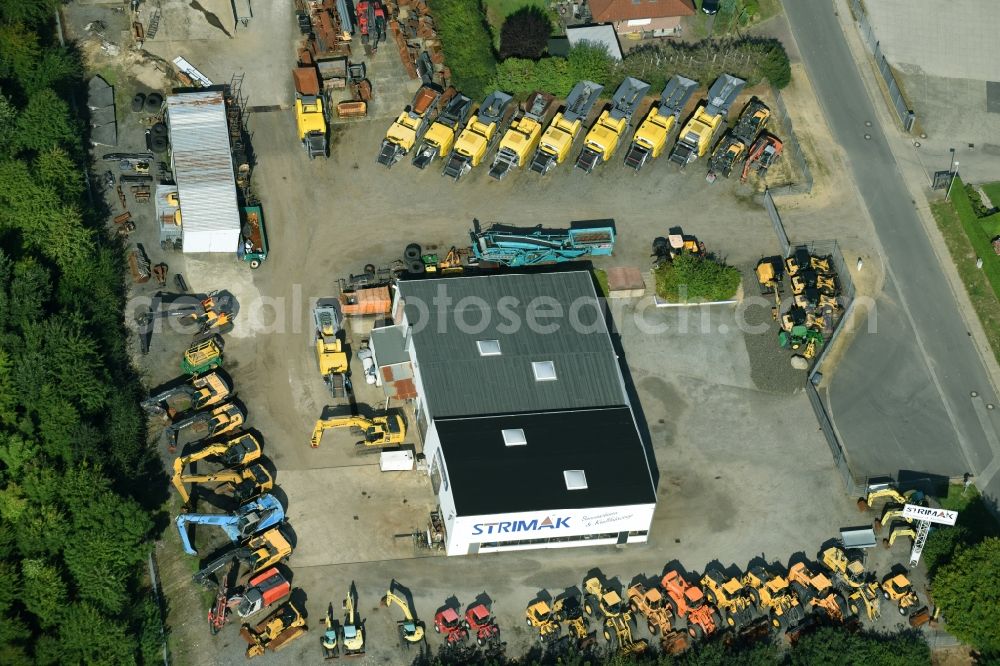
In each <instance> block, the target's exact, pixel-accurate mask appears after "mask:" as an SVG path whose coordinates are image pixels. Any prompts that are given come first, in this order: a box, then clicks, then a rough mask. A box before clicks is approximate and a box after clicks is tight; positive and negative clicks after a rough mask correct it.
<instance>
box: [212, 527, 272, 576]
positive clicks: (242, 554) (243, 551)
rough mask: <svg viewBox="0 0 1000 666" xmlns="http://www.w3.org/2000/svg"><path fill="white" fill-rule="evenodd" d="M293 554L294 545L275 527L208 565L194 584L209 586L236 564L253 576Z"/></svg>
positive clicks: (253, 537)
mask: <svg viewBox="0 0 1000 666" xmlns="http://www.w3.org/2000/svg"><path fill="white" fill-rule="evenodd" d="M291 554H292V545H291V544H290V543H289V542H288V539H286V538H285V535H284V534H282V533H281V528H280V527H274V528H271V529H269V530H267V531H266V532H263V533H261V534H258V535H256V536H252V537H250V538H249V539H247V541H246V542H245V543H244V544H243V545H242V546H240V547H238V548H235V549H233V550H230V551H228V552H226V553H223V554H222V555H220V556H219V557H217V558H215V559H214V560H212V561H211V562H209V563H208V564H206V565H205V566H204V567H202V568H201V569H200V570H199V571H198V573H196V574H195V575H194V582H195V583H198V584H200V585H207V584H209V583H210V582H211V580H212V576H214V575H215V574H216V573H217V572H219V571H221V570H222V569H224V568H225V567H226V566H227V565H230V564H232V563H234V562H235V563H236V565H237V566H238V567H239V568H240V569H243V570H245V571H246V574H248V575H253V574H256V573H259V572H261V571H263V570H264V569H267V568H268V567H272V566H274V565H275V564H278V563H279V562H282V561H284V560H286V559H287V558H288V557H289V556H290V555H291ZM237 578H238V577H237Z"/></svg>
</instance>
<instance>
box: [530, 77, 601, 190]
mask: <svg viewBox="0 0 1000 666" xmlns="http://www.w3.org/2000/svg"><path fill="white" fill-rule="evenodd" d="M603 90H604V86H602V85H600V84H597V83H594V82H593V81H580V82H579V83H577V84H576V85H575V86H573V90H571V91H570V93H569V97H567V98H566V108H565V109H564V110H563V111H562V112H560V113H557V114H556V115H555V117H554V118H553V119H552V122H551V123H549V126H548V128H547V129H546V130H545V132H544V133H543V134H542V138H541V140H540V141H539V145H538V150H536V151H535V155H534V157H533V158H532V159H531V170H532V171H535V172H537V173H540V174H543V175H544V174H546V173H548V172H549V171H550V170H551V169H552V168H553V167H554V166H555V165H557V164H562V163H563V162H565V161H566V158H567V157H569V151H570V148H572V147H573V141H574V140H576V137H577V135H578V134H579V133H580V128H582V127H583V122H584V121H585V120H586V119H587V116H588V115H589V114H590V110H591V109H592V108H594V104H595V103H596V102H597V98H598V97H600V96H601V92H602V91H603Z"/></svg>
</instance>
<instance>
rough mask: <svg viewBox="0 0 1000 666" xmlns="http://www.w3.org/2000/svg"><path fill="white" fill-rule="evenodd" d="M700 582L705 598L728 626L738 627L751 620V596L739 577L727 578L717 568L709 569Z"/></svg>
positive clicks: (752, 606) (752, 616)
mask: <svg viewBox="0 0 1000 666" xmlns="http://www.w3.org/2000/svg"><path fill="white" fill-rule="evenodd" d="M700 582H701V587H702V588H703V589H704V590H705V600H706V601H708V603H709V604H711V605H713V606H715V607H716V608H718V609H719V614H720V615H721V616H722V620H723V621H724V622H725V623H726V624H727V625H728V626H730V627H735V628H737V629H739V628H741V627H744V626H746V625H748V624H750V622H752V621H753V619H754V615H755V613H754V602H753V597H751V596H750V592H749V591H748V590H747V589H746V587H745V586H744V585H743V581H741V580H740V579H739V578H733V577H729V578H727V577H726V575H725V574H724V573H723V572H722V571H720V570H719V569H709V570H708V571H706V572H705V575H704V576H702V577H701V581H700Z"/></svg>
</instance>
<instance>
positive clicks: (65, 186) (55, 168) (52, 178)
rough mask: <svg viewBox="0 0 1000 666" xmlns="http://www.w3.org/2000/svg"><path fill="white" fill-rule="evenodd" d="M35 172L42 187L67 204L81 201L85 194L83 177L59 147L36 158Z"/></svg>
mask: <svg viewBox="0 0 1000 666" xmlns="http://www.w3.org/2000/svg"><path fill="white" fill-rule="evenodd" d="M35 172H36V174H37V175H38V180H39V182H41V184H42V185H44V186H45V187H47V188H49V189H50V190H52V191H53V192H55V193H56V194H57V195H58V196H59V197H60V199H62V200H63V201H65V202H67V203H72V202H75V201H79V200H80V197H81V195H82V194H83V188H84V185H83V176H82V174H81V173H80V169H79V168H78V167H77V165H76V164H75V163H74V162H73V160H72V159H71V158H70V156H69V154H68V153H67V152H66V151H65V150H64V149H63V148H59V147H53V148H50V149H49V150H45V151H42V152H41V153H39V154H38V157H37V158H35Z"/></svg>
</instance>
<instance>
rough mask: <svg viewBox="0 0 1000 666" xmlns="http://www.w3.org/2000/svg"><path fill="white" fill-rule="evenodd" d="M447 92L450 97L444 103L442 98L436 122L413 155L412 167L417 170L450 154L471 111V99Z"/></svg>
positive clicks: (450, 90)
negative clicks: (442, 106)
mask: <svg viewBox="0 0 1000 666" xmlns="http://www.w3.org/2000/svg"><path fill="white" fill-rule="evenodd" d="M449 92H450V93H451V95H450V96H449V97H448V99H447V101H444V97H442V101H443V103H444V108H443V109H442V110H441V113H440V114H439V115H438V117H437V120H435V121H434V123H433V124H432V125H431V126H430V129H428V130H427V133H426V134H424V140H423V142H422V143H421V144H420V147H419V148H417V150H416V151H415V152H414V153H413V166H415V167H417V168H418V169H424V168H426V167H427V165H429V164H430V163H431V162H433V161H434V160H436V159H437V158H439V157H440V158H441V159H445V158H446V157H448V155H450V154H451V149H452V147H453V146H454V145H455V137H456V136H458V133H459V132H461V131H462V128H463V127H465V121H466V120H467V119H468V117H469V112H470V111H471V110H472V100H471V99H469V98H468V97H466V96H465V95H463V94H462V93H459V92H456V91H455V90H454V89H449ZM445 95H448V93H445Z"/></svg>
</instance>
